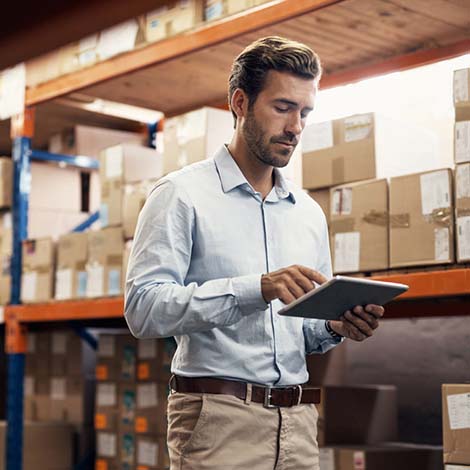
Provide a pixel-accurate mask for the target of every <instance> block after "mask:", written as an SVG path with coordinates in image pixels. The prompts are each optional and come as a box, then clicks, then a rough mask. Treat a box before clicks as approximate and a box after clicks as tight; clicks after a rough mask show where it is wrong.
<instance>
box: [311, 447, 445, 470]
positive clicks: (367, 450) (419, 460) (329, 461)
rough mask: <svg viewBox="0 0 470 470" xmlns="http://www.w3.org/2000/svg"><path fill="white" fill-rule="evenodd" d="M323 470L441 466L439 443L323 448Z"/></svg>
mask: <svg viewBox="0 0 470 470" xmlns="http://www.w3.org/2000/svg"><path fill="white" fill-rule="evenodd" d="M320 467H321V469H322V470H397V469H400V470H441V469H442V460H441V455H440V451H439V449H438V448H436V447H430V446H414V445H381V446H349V445H345V446H333V447H330V446H329V447H326V448H320Z"/></svg>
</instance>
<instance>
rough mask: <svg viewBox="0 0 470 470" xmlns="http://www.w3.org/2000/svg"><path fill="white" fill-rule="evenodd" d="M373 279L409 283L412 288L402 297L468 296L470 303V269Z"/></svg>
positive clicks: (401, 297)
mask: <svg viewBox="0 0 470 470" xmlns="http://www.w3.org/2000/svg"><path fill="white" fill-rule="evenodd" d="M373 279H376V280H378V281H388V282H400V283H403V284H407V285H409V286H410V289H409V290H408V291H407V292H405V293H404V294H402V295H401V296H400V297H399V298H400V299H424V298H438V297H458V296H468V302H469V305H470V269H449V270H446V271H424V272H418V273H407V274H393V275H386V276H377V277H374V278H373Z"/></svg>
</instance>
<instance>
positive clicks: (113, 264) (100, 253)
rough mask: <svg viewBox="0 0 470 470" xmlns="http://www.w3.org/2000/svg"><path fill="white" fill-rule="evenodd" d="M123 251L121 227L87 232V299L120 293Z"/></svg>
mask: <svg viewBox="0 0 470 470" xmlns="http://www.w3.org/2000/svg"><path fill="white" fill-rule="evenodd" d="M123 251H124V239H123V233H122V228H121V227H108V228H105V229H103V230H99V231H91V232H88V260H87V263H86V272H87V288H86V296H87V297H102V296H113V295H120V294H121V293H122V284H123V281H122V265H123Z"/></svg>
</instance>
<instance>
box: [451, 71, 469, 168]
mask: <svg viewBox="0 0 470 470" xmlns="http://www.w3.org/2000/svg"><path fill="white" fill-rule="evenodd" d="M454 106H455V128H454V130H455V134H454V137H455V140H454V143H455V146H454V158H455V163H464V162H470V69H461V70H456V71H455V72H454Z"/></svg>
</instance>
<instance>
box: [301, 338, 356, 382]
mask: <svg viewBox="0 0 470 470" xmlns="http://www.w3.org/2000/svg"><path fill="white" fill-rule="evenodd" d="M306 361H307V370H308V375H309V380H308V384H309V385H312V386H322V385H343V384H344V383H345V382H346V374H347V358H346V344H345V343H343V344H339V345H338V346H336V347H334V348H333V349H330V350H329V351H328V352H326V353H325V354H309V355H307V357H306Z"/></svg>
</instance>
